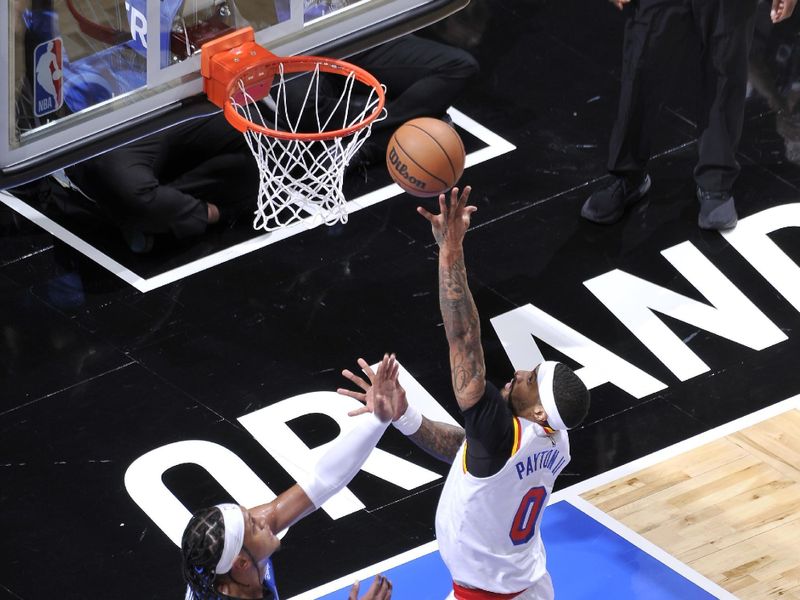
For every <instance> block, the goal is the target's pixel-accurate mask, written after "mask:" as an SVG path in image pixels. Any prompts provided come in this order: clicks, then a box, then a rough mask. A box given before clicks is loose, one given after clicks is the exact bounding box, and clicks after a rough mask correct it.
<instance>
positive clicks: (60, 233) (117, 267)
mask: <svg viewBox="0 0 800 600" xmlns="http://www.w3.org/2000/svg"><path fill="white" fill-rule="evenodd" d="M0 202H2V203H3V204H5V205H6V206H8V207H9V208H11V209H12V210H15V211H16V212H18V213H19V214H21V215H22V216H23V217H25V218H26V219H28V220H29V221H32V222H33V223H35V224H36V225H38V226H39V227H41V228H42V229H44V230H45V231H46V232H48V233H50V234H52V235H54V236H55V237H57V238H58V239H60V240H61V241H62V242H64V243H65V244H67V245H68V246H71V247H72V248H74V249H75V250H77V251H78V252H80V253H81V254H83V255H85V256H87V257H88V258H90V259H92V260H93V261H94V262H96V263H97V264H98V265H100V266H101V267H104V268H106V269H108V270H109V271H111V272H112V273H113V274H114V275H116V276H117V277H119V278H120V279H122V280H123V281H125V282H126V283H129V284H130V285H132V286H133V287H135V288H137V289H141V287H140V286H142V285H143V282H145V281H146V280H144V279H142V278H141V277H139V276H138V275H137V274H136V273H134V272H133V271H131V270H129V269H127V268H126V267H124V266H122V265H121V264H120V263H118V262H117V261H115V260H114V259H113V258H111V257H109V256H107V255H105V254H103V253H102V252H100V251H99V250H98V249H97V248H95V247H94V246H92V245H91V244H89V243H87V242H85V241H83V240H82V239H81V238H79V237H78V236H76V235H75V234H74V233H72V232H71V231H69V230H67V229H64V228H63V227H62V226H61V225H59V224H58V223H56V222H54V221H52V220H51V219H50V218H49V217H47V216H45V215H43V214H42V213H40V212H39V211H38V210H36V209H35V208H32V207H31V206H29V205H28V204H26V203H25V202H23V201H22V200H20V199H19V198H17V197H15V196H12V195H11V194H9V193H8V192H6V191H5V190H0ZM142 291H144V290H142Z"/></svg>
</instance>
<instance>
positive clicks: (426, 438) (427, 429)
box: [408, 416, 464, 464]
mask: <svg viewBox="0 0 800 600" xmlns="http://www.w3.org/2000/svg"><path fill="white" fill-rule="evenodd" d="M408 439H410V440H411V441H412V442H414V443H415V444H416V445H417V446H419V447H420V448H422V449H423V450H425V452H427V453H428V454H430V455H431V456H432V457H434V458H438V459H439V460H442V461H444V462H446V463H448V464H449V463H452V462H453V459H454V458H455V457H456V454H457V453H458V449H459V448H461V444H463V443H464V430H463V429H462V428H461V427H458V426H457V425H450V424H449V423H442V422H440V421H431V420H430V419H428V418H426V417H424V416H423V417H422V425H420V427H419V429H417V431H416V433H412V434H411V435H409V436H408Z"/></svg>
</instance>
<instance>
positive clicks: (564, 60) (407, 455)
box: [0, 0, 800, 600]
mask: <svg viewBox="0 0 800 600" xmlns="http://www.w3.org/2000/svg"><path fill="white" fill-rule="evenodd" d="M766 6H767V5H766V4H765V3H761V8H762V9H763V8H765V7H766ZM762 16H763V15H762ZM798 18H800V17H797V16H795V18H794V19H792V20H790V21H789V22H787V23H784V24H781V25H779V26H777V27H774V28H770V27H766V28H762V27H759V31H758V35H757V39H756V44H755V45H754V51H755V54H754V57H755V59H754V62H753V73H754V83H755V85H753V88H752V90H751V91H750V95H749V99H748V103H747V113H746V121H745V127H744V134H743V139H742V143H741V147H740V151H739V155H738V158H739V161H740V163H741V165H742V173H741V176H740V178H739V180H738V182H737V187H736V198H737V206H738V208H739V212H740V217H741V223H740V225H739V227H738V228H737V229H736V230H735V231H734V232H733V233H731V234H726V235H722V234H720V233H716V232H703V231H700V230H699V229H698V227H697V224H696V219H697V203H696V200H695V198H694V184H693V181H692V177H691V174H692V168H693V165H694V160H695V156H696V147H695V143H694V135H695V127H694V118H695V117H694V100H693V98H694V91H695V88H696V85H694V84H693V81H694V80H696V73H695V71H694V69H695V68H696V66H695V65H693V64H687V66H686V69H685V71H686V76H685V82H684V83H683V84H682V85H680V86H676V87H675V88H674V89H673V91H672V94H671V95H669V96H667V97H665V99H664V100H665V105H664V110H663V113H662V120H661V123H660V130H659V137H658V142H657V148H656V149H655V151H656V157H655V158H654V159H653V161H652V164H651V175H652V178H653V188H652V190H651V192H650V194H649V196H648V198H647V200H646V201H644V202H642V203H641V204H639V205H637V206H636V207H634V208H633V209H632V210H631V211H630V213H629V214H628V215H627V216H626V218H625V219H624V220H623V221H622V222H620V223H618V224H616V225H613V226H608V227H601V226H597V225H593V224H590V223H587V222H585V221H582V220H581V219H580V217H579V210H580V206H581V204H582V202H583V201H584V200H585V198H586V197H587V195H588V194H589V193H590V191H591V190H592V189H595V188H596V187H598V186H602V185H604V184H605V183H606V182H607V181H608V180H607V179H606V174H605V169H604V165H605V158H606V157H605V153H606V144H607V139H608V136H609V133H610V129H611V124H612V120H613V117H614V115H615V110H616V100H617V88H618V84H619V81H618V78H619V68H620V67H619V63H620V58H621V45H622V39H621V38H622V25H623V19H622V16H621V15H620V14H619V13H618V12H617V11H616V10H614V9H613V7H612V6H611V5H609V3H608V2H605V1H604V0H597V1H591V2H590V1H587V0H568V1H566V0H562V1H552V2H535V1H519V0H503V1H500V2H491V3H490V2H488V1H479V0H474V1H473V3H472V4H471V5H470V6H469V7H468V8H467V9H466V10H465V11H464V12H462V13H461V14H460V15H458V16H456V17H452V18H451V19H449V20H448V21H446V22H445V23H443V24H440V25H438V26H435V27H434V28H431V29H429V30H427V32H426V35H430V36H433V37H438V38H440V39H444V40H445V41H448V42H450V43H453V44H457V45H463V46H464V47H466V48H467V49H469V50H470V51H472V52H473V53H474V55H475V56H476V58H477V59H478V60H479V62H480V64H481V75H480V77H479V78H478V79H477V80H476V81H475V82H474V84H473V85H472V86H471V87H470V88H469V89H468V90H467V92H465V94H464V95H463V97H462V98H461V100H460V101H459V102H457V103H456V106H455V107H454V109H455V112H456V114H457V115H459V117H458V119H456V124H457V126H458V127H459V130H460V131H461V132H462V133H463V134H464V137H465V139H466V140H467V141H468V147H469V149H470V152H471V153H474V156H475V157H476V158H475V160H474V164H473V165H472V166H470V167H469V168H468V169H467V170H466V172H465V174H464V177H463V179H462V183H464V184H470V185H472V186H473V189H474V193H473V199H474V203H475V204H476V205H477V206H478V209H479V210H478V212H477V213H476V214H475V216H474V218H473V223H474V225H473V228H472V230H471V232H470V233H469V234H468V236H467V239H466V242H465V247H466V262H467V270H468V274H469V279H470V284H471V287H472V291H473V294H474V296H475V300H476V302H477V305H478V309H479V311H480V313H481V317H482V321H481V323H482V332H483V339H484V346H485V349H486V360H487V368H488V372H489V376H490V379H493V380H495V381H496V382H497V383H503V382H504V381H507V380H508V378H509V377H510V376H511V374H512V372H513V370H514V368H520V367H524V366H530V364H533V362H534V361H535V360H537V358H538V356H539V353H541V354H542V355H544V356H545V357H547V358H550V359H557V360H564V361H565V362H567V363H569V364H571V365H572V366H573V367H574V368H576V369H577V368H582V369H583V370H582V371H581V374H582V375H583V376H584V378H585V380H586V381H587V383H588V384H589V385H590V387H592V388H593V392H592V393H593V404H592V409H591V412H590V414H589V419H588V421H587V422H586V424H585V425H584V426H583V427H581V428H580V429H579V430H577V431H575V432H574V433H573V434H572V435H571V440H572V454H573V459H572V462H571V463H570V465H569V466H568V467H567V469H566V470H565V471H564V473H563V475H562V476H561V477H560V479H559V482H558V485H559V486H560V487H562V488H563V487H566V486H568V485H570V484H573V483H577V482H580V481H583V480H585V479H587V478H589V477H591V476H594V475H597V474H599V473H602V472H605V471H607V470H609V469H611V468H614V467H616V466H619V465H621V464H624V463H626V462H628V461H631V460H633V459H636V458H638V457H641V456H644V455H646V454H649V453H651V452H653V451H656V450H659V449H661V448H664V447H666V446H668V445H671V444H673V443H675V442H678V441H681V440H683V439H686V438H688V437H690V436H693V435H695V434H698V433H700V432H703V431H706V430H708V429H710V428H713V427H716V426H719V425H721V424H723V423H727V422H728V421H731V420H733V419H735V418H738V417H741V416H743V415H747V414H749V413H752V412H754V411H756V410H758V409H761V408H764V407H766V406H769V405H771V404H773V403H776V402H778V401H780V400H783V399H785V398H788V397H790V396H793V395H796V394H798V393H799V392H800V377H798V375H797V357H798V355H800V342H799V341H798V337H797V336H798V333H797V332H798V330H799V329H800V315H799V314H798V311H800V267H798V262H800V235H798V227H800V167H799V166H798V164H797V163H796V162H793V161H798V162H800V158H798V153H797V145H798V140H800V135H798V133H797V132H798V131H800V117H796V116H794V117H793V115H792V114H791V111H790V110H789V114H787V111H784V112H783V113H782V114H780V115H779V114H777V113H776V111H775V110H774V109H773V108H772V106H774V98H778V97H780V98H783V99H784V100H785V101H786V102H787V103H788V104H787V106H790V107H791V106H793V103H794V102H796V99H797V97H798V96H800V94H798V91H797V90H798V88H799V87H800V67H798V65H800V60H799V57H800V50H798V47H797V45H796V42H797V39H798V38H797V33H798V23H800V21H798ZM769 95H771V96H772V98H773V105H772V106H771V104H770V102H769V100H768V98H767V96H769ZM486 148H490V149H494V150H492V151H489V152H488V153H486V152H484V153H483V154H481V151H482V150H484V149H486ZM388 183H389V181H388V178H387V177H386V175H385V173H383V172H382V170H381V169H380V168H377V169H373V170H372V171H370V172H368V173H367V177H366V179H364V178H363V177H361V178H360V179H355V180H353V181H350V182H349V183H348V186H349V188H350V189H349V192H350V196H351V197H353V198H362V197H367V198H372V199H374V200H375V201H374V202H371V201H364V202H363V203H362V204H360V205H359V206H358V207H357V208H358V210H354V211H353V212H352V214H351V215H350V220H349V222H348V223H347V224H346V225H343V226H337V227H335V228H325V227H321V228H316V229H312V230H308V231H305V230H303V231H299V232H297V233H296V234H295V235H291V236H287V237H285V238H284V239H278V240H273V241H269V243H266V242H264V243H262V242H255V243H252V240H254V239H257V238H258V235H257V234H255V233H252V232H250V231H249V229H248V226H247V224H246V223H245V224H242V226H241V227H239V228H237V229H235V230H228V231H222V232H215V233H213V234H211V235H209V236H208V237H207V238H205V239H203V240H202V241H200V242H198V244H197V245H194V246H191V247H179V248H168V249H164V250H159V251H157V252H155V253H153V254H152V255H146V256H138V257H136V256H133V255H130V254H129V253H128V252H127V250H126V249H125V247H124V245H123V244H122V242H121V241H120V240H117V239H116V237H114V235H112V234H110V233H109V232H102V231H100V232H98V231H92V230H91V228H89V229H86V228H84V229H82V228H81V225H80V224H78V225H75V226H74V227H73V224H71V223H70V222H58V219H57V218H56V219H54V220H53V219H50V218H45V212H46V211H45V210H44V209H43V207H42V206H41V205H40V204H39V201H38V200H37V198H36V197H34V196H32V195H31V194H30V193H27V194H26V193H22V192H20V193H18V194H17V195H16V197H13V198H12V197H8V198H5V199H4V200H3V202H4V204H5V205H4V206H0V227H2V244H1V245H0V298H2V317H1V318H0V319H1V321H2V330H1V333H2V335H0V364H1V365H2V368H1V369H0V386H1V387H0V389H2V395H1V396H0V397H1V398H2V401H1V402H0V531H2V540H3V541H2V544H1V546H2V560H0V598H9V599H17V600H19V599H24V600H35V599H39V598H51V597H60V598H111V599H128V598H131V599H132V598H137V599H141V598H176V597H180V595H181V594H182V583H181V577H180V571H179V563H180V557H179V552H178V549H177V547H176V545H175V543H174V542H173V538H174V536H175V531H174V526H175V522H176V520H177V521H180V518H181V517H182V515H183V514H184V513H182V512H181V510H184V511H185V510H186V509H189V510H191V509H194V508H198V507H200V506H203V505H207V504H212V503H218V502H224V501H233V500H235V501H239V502H241V503H245V504H247V503H249V502H255V501H258V500H261V501H263V500H266V499H268V497H269V494H270V493H280V492H281V491H283V490H285V489H286V488H288V487H289V486H290V485H292V484H293V483H294V481H295V479H294V477H293V475H292V473H293V472H295V470H296V469H297V468H298V466H297V465H298V464H302V463H303V461H307V460H310V456H311V453H310V452H309V451H308V449H309V448H315V447H318V446H320V445H322V444H324V443H326V442H327V441H329V440H331V439H333V438H334V437H335V436H336V435H337V434H338V432H339V425H338V424H337V421H336V420H335V419H334V418H331V416H327V415H326V414H324V413H325V411H326V410H330V411H331V412H335V411H336V409H334V408H331V409H327V408H326V406H328V405H326V404H325V403H326V402H330V406H338V405H336V402H337V400H336V399H335V396H334V395H333V394H331V392H332V391H333V390H335V389H336V387H338V386H340V385H342V384H343V383H344V380H343V379H342V378H341V377H340V375H339V372H340V371H341V369H343V368H352V367H354V366H355V359H356V358H358V357H359V356H363V357H365V358H367V359H368V360H371V361H376V360H377V359H378V358H379V357H380V356H381V355H382V353H383V352H385V351H393V352H396V353H397V355H398V358H399V360H400V362H401V363H402V366H403V368H404V370H405V377H407V379H406V382H407V383H408V384H409V385H411V384H412V383H413V384H414V385H415V386H416V387H415V388H414V389H415V392H414V393H415V394H416V395H417V397H420V398H421V397H426V394H429V395H430V396H432V398H433V399H435V401H436V402H438V403H439V404H440V405H441V406H442V407H443V408H444V409H445V410H446V411H448V412H449V413H450V415H452V416H453V417H455V418H456V419H458V416H457V409H456V405H455V401H454V398H453V395H452V392H451V390H450V387H449V375H448V356H447V345H446V341H445V337H444V331H443V328H442V324H441V318H440V315H439V309H438V298H437V279H436V278H437V269H436V252H435V246H434V244H433V239H432V236H431V234H430V228H429V226H428V224H427V223H426V222H425V221H424V220H423V219H422V218H421V217H419V215H417V214H416V212H415V210H414V209H415V206H416V204H417V201H416V200H414V199H412V198H411V197H409V196H407V195H396V194H395V195H392V194H389V193H384V192H379V191H376V190H380V189H382V188H383V187H384V186H386V185H387V184H388ZM369 194H376V195H373V196H368V195H369ZM9 205H11V206H14V207H15V208H14V209H12V208H10V207H9ZM23 214H24V215H26V216H23ZM34 222H36V223H38V224H34ZM76 239H77V240H78V241H77V242H76ZM248 242H251V243H252V244H253V245H252V247H249V246H248V247H243V246H240V245H241V244H243V243H244V244H247V243H248ZM76 248H78V249H76ZM231 248H238V250H234V251H231V250H230V249H231ZM226 252H227V254H226ZM231 252H232V254H231ZM101 257H105V258H106V259H108V260H103V259H102V258H101ZM187 264H191V265H194V266H193V267H191V268H185V267H186V265H187ZM119 266H121V267H123V269H122V270H121V269H119V268H118V267H119ZM176 269H178V271H176ZM123 270H124V271H125V272H127V273H133V275H124V276H123V275H122V273H123ZM168 272H169V273H171V275H169V276H163V277H161V278H160V279H158V278H159V277H160V276H162V275H163V274H164V273H168ZM147 281H149V282H150V283H149V284H147V283H146V282H147ZM142 282H145V283H142ZM143 290H145V291H143ZM292 444H299V446H298V448H300V450H299V451H297V452H295V451H294V450H292V448H293V446H292ZM379 447H380V448H381V449H382V450H384V451H386V452H387V453H390V454H393V455H395V457H396V458H397V460H398V461H399V462H396V463H392V464H393V465H394V466H392V467H391V468H388V470H387V469H384V470H381V468H376V469H375V471H376V472H377V473H378V474H377V475H376V474H370V473H365V472H362V473H360V474H359V475H358V476H357V477H356V479H355V480H354V481H353V483H352V484H351V485H350V487H349V489H350V492H351V494H352V495H351V496H348V497H347V498H345V499H343V500H342V502H341V503H340V504H339V505H337V507H335V508H331V509H330V510H327V511H325V510H320V511H317V513H315V514H314V515H313V516H311V517H309V518H307V519H305V520H303V521H302V522H300V523H299V524H297V525H296V526H295V527H293V528H292V530H291V531H290V533H289V534H287V535H286V536H285V538H284V540H283V549H282V550H281V551H280V552H279V553H278V554H277V555H276V556H275V559H274V562H275V567H276V570H277V573H278V583H279V587H280V590H281V595H282V597H283V598H291V597H293V596H295V595H298V594H301V593H303V592H306V591H308V590H311V589H313V588H315V587H317V586H320V585H322V584H325V583H326V582H329V581H331V580H334V579H337V578H339V577H343V576H346V575H348V574H350V573H353V572H355V571H357V570H359V569H361V568H363V567H367V566H369V565H371V564H374V563H377V562H379V561H381V560H384V559H388V558H390V557H392V556H395V555H397V554H399V553H401V552H404V551H407V550H412V549H414V548H417V547H419V546H421V545H423V544H426V543H428V542H430V541H432V540H433V539H434V531H433V515H434V510H435V506H436V502H437V499H438V496H439V493H440V490H441V486H442V483H443V481H444V480H443V475H444V474H445V473H446V465H443V464H440V463H437V462H436V461H434V460H433V459H431V458H429V457H427V455H425V454H424V453H422V452H421V451H419V450H417V449H416V447H414V446H413V445H411V444H410V443H409V442H408V441H407V440H405V439H404V438H403V437H402V436H401V435H400V434H399V433H397V432H395V431H393V430H392V431H389V432H388V433H387V435H386V436H385V437H384V439H383V440H382V441H381V443H380V446H379ZM143 457H145V458H143ZM132 465H133V466H132ZM162 473H163V476H162ZM234 480H235V481H234ZM398 594H399V590H398ZM405 594H406V595H404V596H400V597H405V598H413V597H415V595H414V594H413V593H410V595H409V592H408V590H406V592H405Z"/></svg>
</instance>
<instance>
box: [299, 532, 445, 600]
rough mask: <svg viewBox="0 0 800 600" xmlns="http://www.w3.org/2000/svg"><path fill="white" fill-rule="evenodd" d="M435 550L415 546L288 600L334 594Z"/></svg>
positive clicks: (434, 547) (433, 544)
mask: <svg viewBox="0 0 800 600" xmlns="http://www.w3.org/2000/svg"><path fill="white" fill-rule="evenodd" d="M437 550H439V545H438V544H437V543H436V542H428V543H427V544H423V545H422V546H417V547H416V548H414V549H412V550H408V551H407V552H403V553H402V554H398V555H397V556H393V557H392V558H387V559H386V560H383V561H381V562H379V563H375V564H374V565H371V566H369V567H365V568H363V569H361V570H359V571H356V572H354V573H351V574H350V575H345V576H344V577H340V578H339V579H337V580H335V581H331V582H328V583H326V584H324V585H321V586H319V587H317V588H314V589H313V590H309V591H307V592H304V593H302V594H300V595H299V596H293V597H291V598H289V600H315V599H316V598H319V597H320V596H324V595H325V594H330V593H331V592H335V591H336V590H339V589H341V588H343V587H345V586H350V585H353V583H354V582H355V581H356V580H357V579H358V580H359V581H360V580H363V579H366V578H367V577H372V576H374V575H377V574H378V573H384V572H386V571H388V570H389V569H392V568H394V567H397V566H400V565H403V564H405V563H408V562H411V561H412V560H416V559H417V558H420V557H421V556H425V555H427V554H430V553H432V552H436V551H437ZM368 587H369V584H367V585H366V586H365V585H362V586H361V590H360V592H361V593H362V594H363V593H364V592H365V591H366V589H367V588H368Z"/></svg>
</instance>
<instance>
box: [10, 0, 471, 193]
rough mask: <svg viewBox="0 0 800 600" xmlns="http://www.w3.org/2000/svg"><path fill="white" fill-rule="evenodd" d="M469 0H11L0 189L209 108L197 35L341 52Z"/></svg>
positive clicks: (286, 50)
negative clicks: (242, 33)
mask: <svg viewBox="0 0 800 600" xmlns="http://www.w3.org/2000/svg"><path fill="white" fill-rule="evenodd" d="M468 2H469V0H16V1H15V2H7V3H2V5H0V23H1V24H2V26H3V29H4V30H5V31H7V32H8V36H7V42H6V43H7V44H8V46H7V48H6V52H5V53H4V55H5V57H6V58H5V59H4V60H2V61H0V78H3V79H2V81H5V82H6V84H5V85H6V90H5V93H3V94H2V95H0V102H1V103H2V111H3V114H5V115H7V118H6V119H3V120H0V137H2V142H0V189H5V188H8V187H13V186H15V185H19V184H21V183H24V182H26V181H30V180H32V179H35V178H37V177H41V176H43V175H45V174H47V173H49V172H51V171H54V170H57V169H59V168H62V167H64V166H67V165H70V164H73V163H75V162H78V161H80V160H83V159H85V158H88V157H90V156H93V155H96V154H98V153H100V152H103V151H105V150H107V149H109V148H112V147H115V146H116V145H119V144H121V143H124V142H125V141H128V140H130V139H134V138H136V137H140V136H142V135H146V134H147V133H150V132H152V131H156V130H158V129H161V128H164V127H168V126H169V125H171V124H174V123H176V122H179V121H181V120H184V119H186V118H191V117H192V116H196V115H199V114H208V113H211V112H214V111H216V110H217V108H216V107H214V106H213V105H211V104H210V103H208V102H207V101H206V100H205V98H204V96H203V94H202V77H201V76H200V56H199V54H200V53H199V48H200V46H201V45H202V44H203V43H205V42H207V41H210V40H212V39H215V38H217V37H219V36H221V35H223V34H226V33H229V32H231V31H233V30H236V29H239V28H241V27H245V26H248V25H249V26H251V27H253V29H254V30H255V31H256V41H257V42H258V43H259V44H261V45H262V46H265V47H266V48H268V49H270V51H272V52H273V53H275V54H279V55H294V54H317V55H324V56H331V57H334V58H346V57H347V56H349V55H351V54H353V53H355V52H358V51H361V50H365V49H367V48H370V47H372V46H375V45H377V44H379V43H381V42H384V41H387V40H389V39H392V38H394V37H397V36H400V35H403V34H405V33H408V32H410V31H413V30H416V29H419V28H421V27H424V26H426V25H428V24H430V23H433V22H435V21H437V20H439V19H442V18H444V17H445V16H447V15H449V14H451V13H452V12H455V11H456V10H458V9H460V8H462V7H463V6H465V5H466V4H467V3H468Z"/></svg>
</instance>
